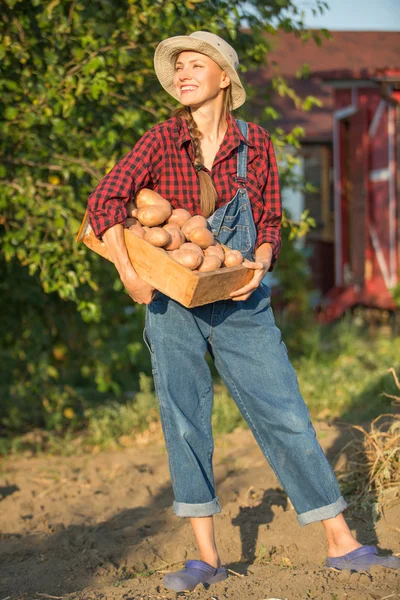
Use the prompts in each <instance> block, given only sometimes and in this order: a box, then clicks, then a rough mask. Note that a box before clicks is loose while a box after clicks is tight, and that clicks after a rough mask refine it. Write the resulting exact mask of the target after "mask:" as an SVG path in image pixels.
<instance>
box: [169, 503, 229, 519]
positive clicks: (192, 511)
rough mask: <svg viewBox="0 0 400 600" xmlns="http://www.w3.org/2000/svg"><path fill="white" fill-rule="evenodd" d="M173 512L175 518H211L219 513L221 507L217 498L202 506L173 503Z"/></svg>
mask: <svg viewBox="0 0 400 600" xmlns="http://www.w3.org/2000/svg"><path fill="white" fill-rule="evenodd" d="M173 510H174V513H175V514H176V516H177V517H211V515H216V514H217V513H220V512H221V505H220V503H219V500H218V498H214V499H213V500H211V502H204V503H202V504H185V502H174V506H173Z"/></svg>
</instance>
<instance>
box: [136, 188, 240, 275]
mask: <svg viewBox="0 0 400 600" xmlns="http://www.w3.org/2000/svg"><path fill="white" fill-rule="evenodd" d="M125 227H127V228H128V229H129V231H131V232H132V233H133V234H134V235H136V236H138V237H140V238H142V239H144V240H146V242H149V243H150V244H152V245H153V246H157V247H158V248H162V249H163V250H164V251H165V252H166V253H167V254H168V255H169V256H170V257H171V258H173V259H174V260H175V261H176V262H177V263H179V264H181V265H183V266H184V267H187V268H189V269H192V270H196V271H199V272H208V271H215V270H216V269H219V268H221V267H234V266H236V265H240V264H241V263H242V262H243V256H242V254H241V253H240V252H239V251H238V250H227V251H225V250H224V248H223V246H221V244H220V243H219V242H218V241H217V240H216V239H215V238H214V236H213V234H212V233H211V231H210V230H209V229H207V221H206V219H205V218H204V217H202V216H200V215H196V216H194V217H192V215H191V214H190V213H189V212H188V211H187V210H185V209H184V208H176V209H172V207H171V204H170V203H169V202H168V200H165V199H164V198H163V197H162V196H160V194H158V193H157V192H155V191H154V190H149V189H147V188H144V189H142V190H140V192H139V193H138V194H137V196H136V199H135V204H134V203H129V204H128V219H127V220H126V222H125Z"/></svg>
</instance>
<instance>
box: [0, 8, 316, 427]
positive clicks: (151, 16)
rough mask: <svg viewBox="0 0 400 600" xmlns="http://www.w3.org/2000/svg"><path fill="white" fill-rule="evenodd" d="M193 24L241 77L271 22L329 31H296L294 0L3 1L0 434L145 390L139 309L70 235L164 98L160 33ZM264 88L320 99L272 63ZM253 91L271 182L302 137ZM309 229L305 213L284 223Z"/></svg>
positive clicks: (293, 271) (288, 262)
mask: <svg viewBox="0 0 400 600" xmlns="http://www.w3.org/2000/svg"><path fill="white" fill-rule="evenodd" d="M324 7H326V3H325V2H323V1H321V0H315V2H314V10H315V11H322V10H323V9H324ZM198 29H206V30H209V31H212V32H215V33H218V34H220V35H222V36H223V37H225V38H226V39H227V40H231V41H232V43H233V45H234V46H235V48H236V49H237V51H238V54H239V56H240V57H241V63H242V66H241V69H242V77H243V78H246V71H249V70H251V69H255V68H257V66H258V65H260V64H261V63H264V62H265V61H268V50H269V47H270V44H271V40H273V37H274V35H276V33H277V32H278V31H279V30H283V31H294V32H296V34H297V35H300V36H302V37H303V38H304V39H308V38H313V40H310V41H309V42H308V43H316V44H320V43H321V40H322V38H323V37H324V36H326V35H327V32H326V31H323V30H322V31H321V32H315V31H314V32H309V31H306V30H305V28H304V23H303V15H302V14H301V13H300V12H299V11H298V9H297V8H296V6H295V4H294V3H293V2H292V1H291V0H268V1H267V2H264V1H263V0H250V1H248V2H246V3H245V4H243V5H238V4H237V3H236V2H235V1H233V0H213V1H210V0H183V1H181V2H179V3H177V2H175V1H173V0H140V1H139V0H114V1H112V2H111V1H107V0H101V1H100V0H92V1H91V2H83V1H79V0H65V1H63V0H3V2H2V11H1V15H0V60H1V63H2V69H1V76H0V92H1V93H0V115H1V121H0V140H1V141H0V178H1V180H2V181H1V187H0V214H1V217H0V239H1V249H2V252H1V256H0V269H1V283H0V286H1V289H0V291H1V296H0V311H1V315H2V317H3V318H2V320H1V324H0V364H1V370H2V372H1V382H0V386H1V387H0V391H1V405H0V433H2V434H3V437H4V436H5V437H6V438H7V436H8V437H10V436H11V437H12V436H13V435H14V434H17V433H22V432H25V431H29V430H30V429H31V428H33V427H44V428H46V429H49V430H52V431H57V432H60V433H63V434H65V433H66V432H67V431H75V430H79V429H81V428H83V427H85V426H87V423H88V419H89V416H88V415H91V414H93V411H96V410H97V408H96V407H100V406H101V405H102V404H104V402H105V401H107V402H110V401H111V400H112V401H117V402H118V403H123V402H124V401H125V400H126V396H124V394H125V393H128V394H130V395H132V394H134V393H135V392H138V391H139V390H141V393H142V394H144V396H138V397H137V398H139V400H140V398H142V400H143V398H146V397H148V396H146V394H150V395H151V388H149V379H148V378H146V375H149V374H150V366H149V359H148V356H147V351H146V349H145V347H144V345H143V342H142V329H143V320H144V308H143V307H141V306H137V305H133V304H132V302H131V300H130V299H129V297H128V296H127V295H126V294H125V293H124V292H123V289H122V286H121V283H120V281H119V280H118V278H117V276H116V272H115V270H114V268H113V266H112V265H110V264H107V263H106V261H104V260H103V259H101V258H99V257H98V256H96V255H95V254H93V253H91V252H89V251H88V250H87V249H86V248H85V247H84V246H82V245H77V244H75V242H74V239H75V235H76V232H77V230H78V228H79V224H80V221H81V219H82V216H83V213H84V209H85V204H86V200H87V197H88V195H89V194H90V193H91V191H92V190H93V189H94V187H95V186H96V184H97V183H98V181H99V180H100V179H101V177H102V176H104V174H105V173H107V171H108V170H109V169H111V168H112V166H113V165H114V164H115V163H116V162H117V161H118V160H119V159H121V158H122V156H123V155H124V154H125V153H126V152H128V151H129V150H130V149H131V148H132V147H133V146H134V144H135V143H136V141H137V140H138V139H139V138H140V136H141V135H143V133H144V132H145V131H146V130H147V129H149V128H150V127H151V126H153V125H154V124H155V123H157V122H159V121H161V120H163V119H165V118H168V116H169V115H170V113H171V112H172V110H173V109H174V108H175V104H174V103H173V102H172V100H171V98H170V97H169V96H168V95H167V94H166V93H165V92H164V91H163V90H162V89H161V87H160V85H159V83H158V81H157V79H156V77H155V75H154V72H153V54H154V49H155V47H156V45H157V43H158V42H159V41H160V40H162V39H164V38H166V37H169V36H172V35H180V34H182V33H187V34H188V33H190V32H191V31H195V30H198ZM299 76H300V75H299ZM272 85H273V87H274V88H275V89H276V90H277V91H278V93H279V94H281V95H282V96H283V95H289V96H291V97H292V99H293V101H294V102H297V103H299V104H300V105H301V106H302V107H303V109H304V110H310V109H311V108H312V106H313V105H314V104H316V103H317V100H316V99H315V98H306V99H299V98H297V97H296V96H295V95H294V93H293V91H292V90H290V89H289V88H288V87H287V85H286V83H285V81H284V80H283V79H282V78H281V77H280V76H279V72H278V71H277V72H276V75H275V77H274V79H273V82H272ZM248 92H249V102H248V104H246V105H245V108H244V109H243V110H241V112H238V113H235V115H236V114H237V116H238V117H242V118H245V119H246V118H247V119H251V120H253V121H254V120H256V118H255V117H254V114H252V109H251V106H252V104H251V97H252V95H253V94H254V91H252V90H251V89H250V88H248ZM265 101H266V105H265V111H264V112H263V113H262V114H261V115H260V116H259V118H260V120H261V123H262V124H263V125H264V126H265V127H267V128H268V129H269V130H270V131H271V133H272V135H273V139H274V144H275V148H276V150H277V152H278V156H279V158H280V159H281V160H282V164H283V166H282V169H281V182H282V185H286V184H288V183H289V182H290V183H293V180H292V175H291V170H290V167H291V165H292V164H293V162H294V158H293V154H292V153H290V152H288V149H287V148H288V146H289V147H291V148H292V149H293V148H294V149H296V148H297V147H298V146H299V140H300V138H301V135H302V131H301V129H300V128H296V129H295V130H294V131H293V132H291V133H289V134H285V133H284V132H283V131H281V130H275V129H274V125H273V118H274V117H276V116H277V115H276V114H275V113H274V111H271V109H270V108H269V107H268V98H267V97H266V98H265ZM246 107H247V108H246ZM246 110H247V112H246ZM300 184H302V183H301V182H300ZM286 224H287V225H289V226H290V225H291V223H290V221H287V223H286ZM292 225H293V224H292ZM309 225H310V220H308V219H307V216H306V215H305V216H304V222H303V224H301V226H300V229H299V231H297V233H299V232H300V233H301V234H303V233H304V232H305V231H306V230H307V227H308V226H309ZM293 231H296V228H294V229H292V230H291V229H290V227H288V228H287V229H284V236H285V238H286V243H284V247H283V251H282V253H281V257H280V261H279V265H278V267H277V274H278V276H279V277H280V278H281V281H282V282H284V290H285V295H286V296H285V300H286V301H288V302H292V303H295V304H296V303H297V306H298V307H300V309H301V310H298V311H297V313H299V312H302V314H304V310H303V309H305V308H306V306H307V286H308V276H307V269H306V267H305V262H304V258H303V257H302V256H301V253H299V251H298V250H296V248H295V246H294V245H293V244H292V243H291V242H290V240H291V238H293ZM291 232H292V233H291ZM297 316H298V315H297ZM301 323H302V327H300V326H299V324H300V322H299V321H297V329H296V332H297V333H296V335H293V336H291V338H290V340H289V342H288V345H289V346H290V345H292V346H293V347H294V348H297V350H302V349H304V344H303V342H302V339H303V338H302V337H301V336H302V335H303V333H304V331H306V330H307V327H308V321H307V319H305V320H303V321H302V322H301ZM296 336H297V337H296ZM141 374H142V375H141ZM130 397H131V396H130ZM152 401H153V400H151V402H152ZM143 402H144V406H145V405H146V401H145V400H143ZM98 410H100V409H98ZM91 411H92V412H91ZM133 412H134V409H133Z"/></svg>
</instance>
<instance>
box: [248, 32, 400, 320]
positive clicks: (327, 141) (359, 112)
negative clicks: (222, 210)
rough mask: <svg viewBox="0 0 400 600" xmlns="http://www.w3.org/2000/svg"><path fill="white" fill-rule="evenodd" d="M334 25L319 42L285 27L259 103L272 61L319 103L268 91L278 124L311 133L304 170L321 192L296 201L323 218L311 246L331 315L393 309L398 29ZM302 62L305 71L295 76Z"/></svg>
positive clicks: (398, 220) (399, 269)
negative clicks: (303, 106)
mask: <svg viewBox="0 0 400 600" xmlns="http://www.w3.org/2000/svg"><path fill="white" fill-rule="evenodd" d="M331 33H332V40H327V41H324V42H323V44H322V46H321V47H318V46H316V45H315V44H314V43H313V42H312V41H308V42H307V43H304V42H302V41H301V40H300V39H298V38H296V37H295V36H294V35H293V34H282V35H280V36H279V37H278V38H277V39H276V48H275V49H274V50H273V52H272V53H271V54H270V55H269V66H267V67H266V68H265V69H262V70H260V71H259V72H257V74H255V75H254V76H253V77H252V83H253V85H255V86H256V87H257V89H258V94H257V101H256V103H260V106H261V104H262V100H261V98H262V93H261V92H262V90H265V92H266V91H267V90H268V86H269V82H270V77H271V68H272V67H271V65H272V64H273V63H274V62H276V63H277V64H278V65H279V69H280V73H281V74H282V75H284V77H285V78H286V79H287V80H288V82H289V84H290V85H291V86H292V87H293V88H294V89H295V90H296V92H297V93H298V94H299V95H300V96H301V97H306V96H307V95H313V96H316V97H318V98H320V99H321V100H322V102H323V106H322V107H320V108H314V109H313V110H311V111H310V112H308V113H304V112H302V111H299V110H297V109H296V107H295V106H294V104H293V103H292V102H291V101H290V100H289V99H288V98H279V97H278V96H277V95H276V94H275V95H273V96H272V105H273V106H274V107H275V108H276V109H277V110H278V112H279V113H280V114H281V118H280V120H279V121H278V124H279V126H281V127H283V128H284V129H286V130H290V129H292V128H293V127H294V126H296V125H301V126H302V127H304V129H305V132H306V137H305V139H304V141H303V142H302V144H303V148H302V152H301V157H302V166H303V167H302V168H303V173H302V174H303V175H304V177H305V179H306V180H308V181H310V182H311V183H313V184H314V185H315V186H316V187H317V188H318V192H314V193H309V194H305V195H304V196H303V198H302V200H300V201H299V200H298V202H300V204H301V206H300V207H299V208H300V209H301V210H303V209H309V211H310V213H311V215H312V216H314V218H315V220H316V223H317V227H316V229H314V230H313V231H312V232H310V234H309V235H308V236H307V245H308V247H309V248H310V250H311V251H312V257H311V259H310V262H311V268H312V272H313V280H314V285H315V287H316V288H317V289H318V290H319V291H320V292H321V297H322V298H321V306H322V314H321V317H322V318H323V319H324V320H326V321H331V320H334V319H335V318H338V317H339V316H341V315H342V314H343V312H344V311H345V310H347V309H349V308H352V307H354V306H356V305H364V306H370V307H376V308H384V309H395V303H394V300H393V295H392V290H393V288H395V287H396V286H397V285H398V284H399V281H400V199H399V193H400V169H399V164H400V33H396V32H343V31H342V32H331ZM303 64H306V65H308V71H309V76H308V78H298V77H296V73H298V72H299V69H301V67H302V65H303ZM264 98H265V97H264ZM264 101H265V100H264ZM266 125H267V126H268V124H267V123H266Z"/></svg>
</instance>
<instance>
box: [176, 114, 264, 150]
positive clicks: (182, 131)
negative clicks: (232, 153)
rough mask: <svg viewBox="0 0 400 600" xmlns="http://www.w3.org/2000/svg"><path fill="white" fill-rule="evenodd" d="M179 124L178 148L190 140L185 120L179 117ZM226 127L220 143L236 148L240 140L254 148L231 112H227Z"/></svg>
mask: <svg viewBox="0 0 400 600" xmlns="http://www.w3.org/2000/svg"><path fill="white" fill-rule="evenodd" d="M180 121H181V122H180V125H179V134H178V140H177V142H178V145H179V148H182V146H183V144H185V143H186V142H190V140H191V137H190V133H189V128H188V126H187V123H186V120H185V119H181V120H180ZM227 121H228V129H227V131H226V135H225V137H224V139H223V141H222V144H221V146H222V145H225V144H227V145H228V146H229V147H231V148H236V147H238V146H239V145H240V142H244V143H245V144H246V145H247V146H248V147H249V148H254V147H255V146H254V144H252V143H251V142H249V141H248V140H246V138H245V137H244V135H243V134H242V132H241V131H240V129H239V126H238V124H237V123H236V120H235V118H234V117H233V115H232V114H231V113H229V114H228V119H227Z"/></svg>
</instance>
